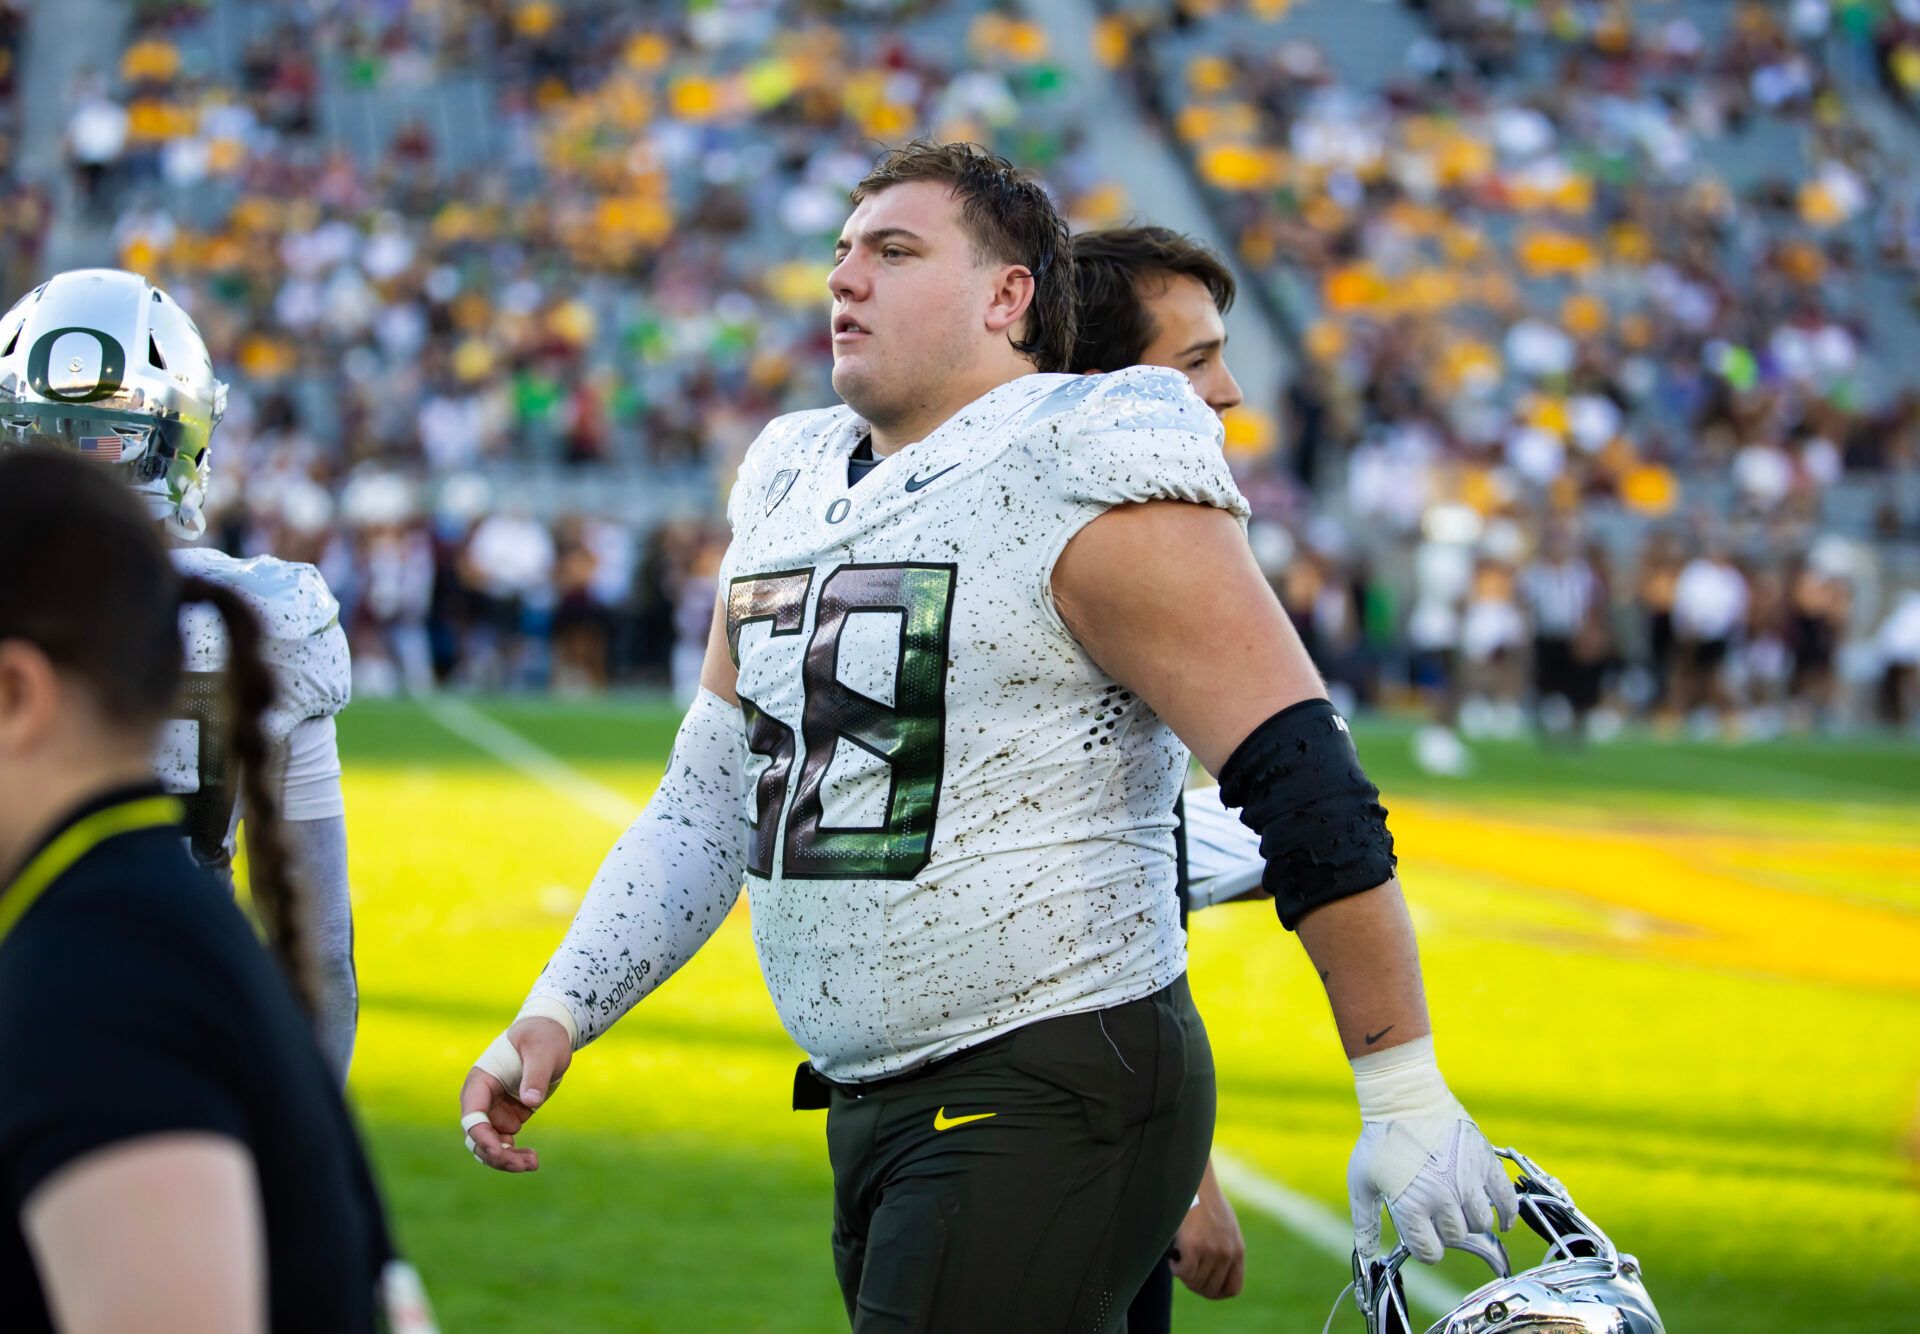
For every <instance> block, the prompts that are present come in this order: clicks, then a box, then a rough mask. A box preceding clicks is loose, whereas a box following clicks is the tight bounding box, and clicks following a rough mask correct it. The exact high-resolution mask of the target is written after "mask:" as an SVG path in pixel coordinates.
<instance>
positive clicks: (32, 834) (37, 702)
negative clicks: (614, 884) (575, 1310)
mask: <svg viewBox="0 0 1920 1334" xmlns="http://www.w3.org/2000/svg"><path fill="white" fill-rule="evenodd" d="M0 561H3V562H5V565H6V568H7V569H9V570H11V571H13V577H11V578H9V579H7V580H5V581H3V582H0V1068H5V1069H7V1070H9V1071H11V1072H12V1073H13V1078H12V1079H11V1081H10V1085H11V1087H10V1088H9V1089H8V1092H7V1096H6V1097H5V1098H3V1099H0V1198H3V1199H4V1202H5V1220H4V1222H0V1291H3V1292H5V1293H6V1294H7V1301H8V1308H7V1328H8V1329H10V1330H26V1331H33V1330H52V1329H55V1328H58V1329H60V1330H62V1331H65V1332H66V1334H110V1332H112V1331H120V1330H129V1329H166V1330H195V1331H201V1330H205V1331H220V1332H222V1334H226V1332H228V1331H254V1330H266V1329H268V1328H271V1329H273V1330H276V1331H285V1330H311V1331H315V1332H316V1334H319V1332H320V1331H326V1332H327V1334H337V1332H339V1331H348V1332H351V1331H359V1330H371V1329H373V1328H374V1308H375V1304H376V1284H377V1283H378V1282H379V1280H380V1276H381V1272H382V1269H383V1268H384V1267H385V1266H386V1264H387V1263H388V1262H389V1261H390V1260H391V1258H392V1252H391V1247H390V1246H389V1245H388V1242H387V1236H386V1229H385V1224H384V1221H383V1219H382V1214H381V1209H380V1203H379V1199H378V1197H377V1195H376V1193H375V1191H374V1188H373V1184H372V1178H371V1175H370V1174H369V1171H368V1168H367V1163H366V1160H365V1158H364V1156H363V1155H362V1153H361V1150H360V1146H359V1143H358V1140H357V1138H356V1136H355V1134H354V1131H353V1127H352V1125H351V1123H350V1122H349V1120H348V1116H347V1111H346V1108H345V1106H344V1104H343V1103H342V1102H341V1098H340V1094H339V1092H338V1090H337V1089H336V1088H335V1086H334V1081H333V1078H332V1076H331V1074H330V1072H329V1070H328V1068H327V1065H326V1062H325V1061H324V1059H323V1058H322V1055H321V1052H320V1049H319V1047H318V1046H317V1045H316V1044H315V1041H314V1038H313V1035H312V1033H311V1031H310V1029H309V1022H310V1021H309V1017H308V1014H307V1013H306V1009H307V1008H309V1007H310V1006H311V1005H312V1003H313V981H312V972H313V970H312V964H311V957H310V955H309V953H308V950H307V948H306V941H305V940H304V939H303V938H302V937H301V936H300V934H299V932H298V929H297V927H296V926H295V925H294V924H296V923H298V922H299V921H300V920H301V919H302V913H301V911H300V907H299V904H298V902H297V894H298V891H297V889H296V887H295V885H294V883H293V882H292V881H291V880H290V879H289V878H288V876H287V874H286V866H285V863H284V859H283V858H282V857H281V856H280V855H279V839H278V830H279V819H278V812H277V809H276V802H275V793H274V792H273V789H272V787H271V785H270V783H269V782H268V781H267V777H266V772H267V771H266V766H265V765H264V763H262V762H261V761H262V760H263V758H264V755H265V749H266V744H267V743H266V739H265V733H264V731H263V729H262V725H261V718H262V715H263V714H264V713H265V711H266V710H267V709H268V708H269V707H270V706H271V705H272V702H273V694H274V685H273V678H272V676H271V674H270V673H269V672H268V670H267V668H266V667H265V665H264V664H263V663H262V661H261V659H260V652H259V649H260V642H261V635H260V630H259V627H258V625H257V624H256V622H255V620H254V617H253V615H252V613H251V612H250V611H249V610H248V608H247V607H246V605H245V604H244V602H243V601H242V600H241V598H240V597H239V596H238V595H236V594H235V593H233V592H232V591H230V590H228V589H226V588H222V587H219V586H217V585H213V584H209V583H206V582H205V581H202V580H198V579H193V578H182V577H181V576H180V575H179V574H178V573H176V571H175V570H174V567H173V566H172V564H171V563H170V562H169V561H168V559H167V554H166V552H165V550H164V549H163V548H162V546H161V542H160V538H159V535H158V534H157V533H156V532H155V531H154V528H153V525H152V524H151V522H150V521H149V520H148V519H147V517H146V515H144V514H143V513H142V512H141V509H140V507H139V506H138V505H137V504H136V503H135V501H134V499H133V497H132V496H131V495H130V494H128V493H127V492H126V491H125V490H124V489H123V488H122V487H120V486H119V485H117V484H116V482H115V481H114V480H112V479H111V478H110V477H109V476H108V474H107V473H106V472H105V471H104V470H102V469H100V468H98V467H97V466H96V465H95V464H93V463H91V462H89V461H86V460H83V459H80V458H75V457H71V456H67V455H63V454H62V453H60V452H59V451H57V450H53V449H23V448H6V449H0ZM198 603H204V604H207V605H210V606H211V607H212V608H213V609H214V610H215V611H216V612H217V614H218V615H219V617H220V619H221V621H222V623H223V625H224V627H225V634H226V639H227V643H228V646H229V649H228V668H227V671H226V673H225V685H226V689H227V691H228V697H227V700H226V712H225V715H224V716H225V717H227V718H228V719H229V721H230V723H231V727H230V729H229V732H228V735H229V737H230V739H231V744H232V747H233V752H234V753H233V758H235V759H237V760H239V761H240V773H241V775H242V778H243V781H244V782H245V783H246V786H247V793H246V796H247V801H248V810H249V818H250V819H251V820H252V821H253V822H254V831H253V834H254V843H253V847H254V849H255V856H254V859H253V860H252V862H251V866H250V872H251V875H250V880H251V884H252V890H253V895H254V898H255V900H256V901H257V902H258V903H259V904H260V905H261V906H262V909H263V913H262V916H263V917H264V918H265V919H266V920H267V921H268V922H269V923H270V924H272V929H271V931H270V934H269V943H270V945H271V946H272V950H273V955H272V956H270V955H269V954H268V953H267V952H265V951H263V950H262V949H261V948H260V945H259V943H258V941H257V940H256V939H255V937H254V935H253V931H252V928H251V927H250V925H249V924H248V922H247V921H246V919H245V917H244V916H242V914H241V913H240V911H239V909H238V908H237V907H236V906H235V904H234V903H233V900H232V898H231V896H230V895H229V894H228V893H227V891H226V889H225V888H224V886H222V885H221V884H220V883H219V882H218V881H216V879H215V878H214V877H213V876H212V875H211V874H209V873H208V871H207V870H205V869H204V868H202V867H200V866H198V865H197V864H196V863H195V861H194V859H193V858H192V857H191V855H190V854H189V851H188V841H187V830H186V829H185V828H184V826H183V824H182V820H183V816H184V810H183V807H182V803H181V802H180V800H179V799H178V798H177V797H174V796H171V795H168V794H166V793H165V792H164V791H163V790H162V789H161V787H160V785H159V784H158V782H156V780H155V779H154V776H153V769H152V764H153V747H154V743H155V738H156V735H157V733H158V732H159V729H160V727H161V724H162V723H163V721H164V720H165V719H166V717H167V716H168V712H169V710H170V709H171V707H172V706H173V703H174V700H175V697H176V692H177V689H178V687H179V684H180V679H181V662H180V641H179V617H180V612H181V608H182V607H183V606H189V605H193V604H198ZM276 957H277V959H278V962H279V964H280V967H278V968H276V967H275V966H274V964H275V958H276ZM405 1275H406V1271H403V1270H396V1271H395V1274H394V1281H395V1284H396V1286H395V1288H394V1289H393V1292H394V1295H395V1297H396V1298H399V1299H401V1300H402V1302H403V1304H405V1305H407V1306H408V1307H409V1309H412V1307H413V1299H415V1298H417V1295H418V1294H417V1287H418V1285H417V1281H415V1280H411V1279H410V1277H409V1276H405ZM409 1327H410V1328H415V1329H418V1328H421V1326H420V1325H418V1324H417V1323H416V1324H414V1325H412V1326H409Z"/></svg>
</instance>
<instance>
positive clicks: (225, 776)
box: [154, 547, 352, 867]
mask: <svg viewBox="0 0 1920 1334" xmlns="http://www.w3.org/2000/svg"><path fill="white" fill-rule="evenodd" d="M173 563H174V566H175V567H176V568H177V569H178V570H179V571H180V573H182V574H189V575H198V576H199V577H200V578H202V579H205V580H207V581H208V582H209V583H217V584H223V585H225V586H226V587H228V588H231V589H233V590H234V591H235V592H236V593H238V594H240V596H241V597H242V598H243V599H244V600H245V601H246V603H247V606H248V607H249V608H251V609H252V611H253V614H254V615H255V616H257V617H258V618H259V620H260V627H261V630H262V632H263V637H262V640H261V645H260V647H261V656H262V657H263V658H264V659H265V660H266V664H267V667H268V670H270V671H271V672H272V673H273V677H274V681H275V683H276V684H277V685H278V687H279V690H278V693H277V697H276V699H275V700H274V705H273V707H272V708H271V709H270V710H268V711H267V715H266V717H265V719H264V720H263V721H264V723H265V727H266V733H267V742H268V745H269V746H270V747H271V748H272V749H274V750H275V751H278V750H280V749H281V748H283V747H284V746H285V745H286V743H287V739H288V737H290V736H292V735H293V729H294V728H295V727H297V726H299V725H300V724H301V723H303V722H305V721H306V720H307V719H309V718H330V717H332V716H333V715H334V714H336V713H339V712H340V710H342V709H344V708H345V707H346V706H347V701H348V699H349V697H350V695H351V692H352V670H351V665H350V662H349V659H348V655H347V636H346V633H345V632H344V631H343V630H342V629H341V628H340V604H339V603H338V602H337V601H335V600H334V596H333V592H332V590H330V589H329V588H328V587H327V581H326V580H325V579H324V578H322V577H321V574H320V571H318V570H316V569H314V568H313V566H311V565H299V564H295V563H294V562H292V561H284V560H278V559H275V558H274V557H272V556H255V557H253V558H252V559H249V560H240V559H238V558H236V557H233V556H229V555H227V554H226V553H225V552H223V551H214V550H211V549H209V548H205V547H183V548H180V549H178V550H176V551H175V552H174V553H173ZM180 637H181V641H182V644H183V646H184V648H185V652H186V675H185V676H184V677H183V679H182V680H181V685H180V690H181V695H180V699H179V702H178V704H177V705H176V708H175V717H174V718H173V719H171V720H170V721H169V722H167V724H166V725H165V727H164V729H163V730H162V732H161V734H160V749H159V752H158V754H157V756H156V757H155V760H154V771H155V773H157V774H158V775H159V778H160V781H161V783H162V784H163V785H164V786H165V787H166V789H167V790H168V791H169V792H177V793H180V794H181V795H182V796H183V797H184V798H185V800H186V806H187V831H188V834H189V837H190V841H191V843H192V847H193V854H194V856H195V858H197V859H198V860H199V861H200V862H201V863H202V864H203V865H208V866H216V867H224V866H226V865H228V864H229V863H231V862H232V860H233V839H234V829H235V826H236V825H237V824H238V823H239V819H240V800H239V798H240V783H239V775H237V774H234V773H231V772H229V768H230V766H229V763H228V759H227V753H226V752H227V747H228V744H229V741H228V737H227V736H226V727H227V725H228V723H227V719H226V708H227V703H226V685H225V680H224V673H225V670H226V664H227V635H226V630H225V628H224V627H223V626H222V625H221V623H220V614H219V613H218V612H216V611H215V610H214V609H213V608H211V607H208V606H205V605H204V604H202V605H196V606H191V607H188V608H186V609H185V610H184V611H183V612H181V614H180Z"/></svg>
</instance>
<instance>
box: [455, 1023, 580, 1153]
mask: <svg viewBox="0 0 1920 1334" xmlns="http://www.w3.org/2000/svg"><path fill="white" fill-rule="evenodd" d="M572 1060H573V1043H572V1041H571V1040H570V1039H569V1038H568V1036H567V1030H566V1029H564V1028H562V1027H561V1026H560V1025H559V1024H558V1023H557V1022H555V1021H554V1020H552V1019H544V1018H540V1017H537V1016H529V1017H527V1018H525V1019H520V1020H517V1021H516V1022H515V1023H514V1025H513V1027H511V1028H509V1029H508V1030H507V1031H506V1032H505V1033H503V1034H501V1035H500V1037H498V1038H496V1039H495V1040H494V1044H493V1046H490V1047H489V1048H488V1049H487V1050H486V1052H485V1053H484V1054H482V1056H481V1058H480V1060H479V1061H477V1062H475V1063H474V1065H473V1068H472V1069H470V1070H468V1071H467V1080H466V1083H464V1084H462V1085H461V1086H460V1117H461V1120H462V1122H464V1123H466V1132H465V1133H466V1136H467V1147H468V1148H469V1149H470V1150H472V1152H473V1156H474V1157H475V1158H478V1159H479V1160H480V1161H481V1162H482V1163H484V1164H486V1165H487V1166H488V1167H491V1168H493V1169H494V1170H495V1171H499V1172H537V1171H538V1170H539V1169H540V1155H539V1154H537V1153H535V1152H534V1151H533V1150H532V1149H522V1148H519V1147H517V1146H516V1145H515V1144H514V1142H513V1137H514V1136H515V1135H517V1134H519V1133H520V1128H521V1127H522V1126H524V1125H525V1124H526V1123H527V1120H528V1118H530V1117H531V1116H532V1115H533V1114H534V1113H535V1112H536V1111H538V1110H539V1109H540V1108H541V1107H543V1106H545V1105H546V1101H547V1099H548V1098H549V1097H551V1096H552V1094H553V1090H554V1088H555V1086H557V1085H558V1084H559V1082H560V1076H561V1075H562V1074H564V1073H566V1069H567V1065H568V1063H569V1062H571V1061H572ZM482 1115H484V1117H485V1119H484V1120H482V1119H481V1117H482Z"/></svg>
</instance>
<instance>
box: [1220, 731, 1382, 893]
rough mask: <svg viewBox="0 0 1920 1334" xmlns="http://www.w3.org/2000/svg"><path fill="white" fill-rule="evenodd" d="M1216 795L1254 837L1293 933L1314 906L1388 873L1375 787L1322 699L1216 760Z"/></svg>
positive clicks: (1265, 881) (1267, 885) (1266, 881)
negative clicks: (1222, 761)
mask: <svg viewBox="0 0 1920 1334" xmlns="http://www.w3.org/2000/svg"><path fill="white" fill-rule="evenodd" d="M1220 799H1221V801H1223V802H1224V803H1225V804H1226V805H1228V806H1229V807H1238V808H1239V810H1240V821H1241V823H1242V824H1244V825H1246V826H1247V827H1248V828H1249V829H1251V830H1253V831H1254V832H1255V833H1257V834H1258V835H1260V855H1261V856H1263V857H1265V858H1266V859H1267V869H1266V873H1265V874H1264V875H1263V876H1262V877H1261V885H1262V887H1263V888H1264V889H1266V891H1267V892H1268V893H1270V894H1272V895H1273V903H1274V907H1275V908H1276V909H1277V910H1278V911H1279V914H1280V924H1281V925H1282V926H1284V927H1286V928H1287V930H1289V931H1292V930H1294V929H1295V928H1296V927H1298V926H1299V925H1300V919H1301V918H1303V917H1305V916H1306V915H1307V914H1308V913H1309V912H1311V911H1313V910H1314V909H1315V908H1318V907H1320V906H1322V905H1323V904H1328V903H1332V902H1334V901H1335V900H1336V899H1344V898H1347V897H1349V896H1351V895H1354V894H1360V893H1364V892H1365V891H1367V890H1369V889H1372V888H1374V887H1375V886H1377V885H1383V884H1385V883H1386V882H1387V881H1389V880H1391V879H1392V878H1393V867H1394V856H1393V835H1392V834H1390V833H1388V832H1387V808H1386V807H1385V806H1382V805H1381V804H1380V789H1379V788H1377V787H1375V786H1374V785H1373V784H1372V783H1371V782H1370V781H1368V779H1367V775H1366V774H1365V773H1364V772H1363V771H1362V770H1361V768H1360V756H1359V753H1358V752H1357V751H1355V750H1354V748H1353V737H1352V735H1351V734H1349V733H1348V731H1347V723H1346V720H1345V719H1344V718H1342V717H1341V716H1340V715H1339V714H1338V713H1335V712H1334V709H1333V705H1331V704H1329V703H1328V702H1327V701H1326V700H1324V699H1309V700H1302V701H1301V702H1300V703H1298V704H1294V705H1290V706H1289V707H1287V708H1284V709H1282V710H1280V712H1278V713H1276V714H1274V715H1273V717H1271V718H1269V719H1267V720H1266V721H1265V722H1264V723H1261V724H1260V726H1258V727H1256V728H1254V729H1253V731H1252V732H1251V733H1250V734H1249V735H1248V736H1247V739H1246V740H1245V741H1242V742H1241V743H1240V745H1239V746H1238V747H1237V748H1236V749H1235V750H1234V752H1233V754H1232V756H1231V757H1229V758H1228V760H1227V762H1226V764H1224V765H1223V766H1221V769H1220Z"/></svg>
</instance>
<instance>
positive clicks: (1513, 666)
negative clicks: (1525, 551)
mask: <svg viewBox="0 0 1920 1334" xmlns="http://www.w3.org/2000/svg"><path fill="white" fill-rule="evenodd" d="M1526 649H1527V618H1526V614H1525V613H1524V612H1523V611H1522V610H1521V609H1520V602H1519V598H1518V596H1517V595H1516V592H1515V588H1514V576H1513V567H1512V566H1511V565H1509V564H1508V563H1507V562H1506V561H1504V560H1501V559H1497V558H1495V557H1492V556H1487V555H1482V556H1481V557H1480V559H1479V560H1478V561H1477V562H1476V564H1475V565H1474V570H1473V584H1472V587H1471V590H1470V591H1469V592H1468V594H1467V606H1466V610H1465V612H1464V613H1463V614H1462V615H1461V618H1460V661H1461V676H1462V678H1463V682H1462V694H1463V695H1464V699H1463V700H1462V702H1461V705H1460V730H1461V732H1463V733H1464V734H1465V735H1466V736H1468V737H1469V738H1472V737H1485V736H1491V737H1502V738H1509V739H1510V738H1513V737H1517V736H1519V735H1520V733H1521V731H1522V730H1523V729H1524V728H1525V726H1526V712H1525V709H1524V708H1523V706H1522V703H1521V701H1522V700H1523V699H1524V698H1525V696H1526V679H1527V655H1526Z"/></svg>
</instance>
